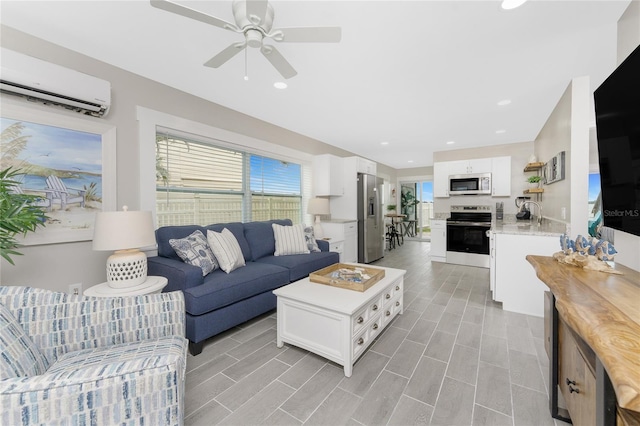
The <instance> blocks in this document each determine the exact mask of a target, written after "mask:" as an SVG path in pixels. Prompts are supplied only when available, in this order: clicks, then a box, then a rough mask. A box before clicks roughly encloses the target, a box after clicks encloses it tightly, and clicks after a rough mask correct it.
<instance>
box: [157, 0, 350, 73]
mask: <svg viewBox="0 0 640 426" xmlns="http://www.w3.org/2000/svg"><path fill="white" fill-rule="evenodd" d="M150 2H151V6H153V7H156V8H158V9H162V10H165V11H167V12H171V13H176V14H178V15H182V16H184V17H187V18H190V19H195V20H197V21H200V22H204V23H206V24H209V25H213V26H215V27H218V28H222V29H225V30H229V31H233V32H236V33H242V34H243V35H244V38H245V40H244V42H240V43H233V44H231V45H230V46H228V47H227V48H225V49H223V50H222V51H221V52H220V53H218V54H217V55H216V56H214V57H213V58H211V59H209V60H208V61H207V62H205V63H204V65H205V66H207V67H212V68H218V67H220V66H221V65H223V64H224V63H226V62H227V61H229V60H230V59H231V58H233V57H234V56H235V55H237V54H238V53H240V52H241V51H243V50H244V49H246V47H247V46H249V47H253V48H259V49H260V52H261V53H262V54H263V55H264V57H265V58H266V59H267V60H268V61H269V62H270V63H271V65H273V67H274V68H275V69H276V70H277V71H278V72H279V73H280V75H282V77H284V78H285V79H289V78H291V77H293V76H295V75H296V74H298V73H297V71H296V70H295V69H294V68H293V66H291V64H290V63H289V62H288V61H287V60H286V59H285V58H284V56H282V54H281V53H280V52H279V51H278V50H277V49H276V48H275V46H273V45H270V44H264V41H265V38H270V39H272V40H273V41H275V42H278V43H282V42H293V43H338V42H340V39H341V38H342V30H341V29H340V27H299V28H277V29H272V27H273V19H274V16H275V13H274V10H273V6H271V4H270V3H269V2H268V1H267V0H234V2H233V5H232V11H233V18H234V20H235V24H232V23H230V22H227V21H225V20H223V19H220V18H216V17H215V16H211V15H208V14H206V13H203V12H200V11H197V10H195V9H192V8H189V7H186V6H182V5H180V4H177V3H174V2H172V1H169V0H150ZM245 75H246V73H245Z"/></svg>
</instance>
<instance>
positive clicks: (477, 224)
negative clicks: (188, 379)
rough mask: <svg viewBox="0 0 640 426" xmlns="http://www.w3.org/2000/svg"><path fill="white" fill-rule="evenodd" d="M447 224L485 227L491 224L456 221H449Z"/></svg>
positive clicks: (489, 226)
mask: <svg viewBox="0 0 640 426" xmlns="http://www.w3.org/2000/svg"><path fill="white" fill-rule="evenodd" d="M447 225H453V226H483V227H485V228H491V224H490V223H487V222H457V221H449V222H447Z"/></svg>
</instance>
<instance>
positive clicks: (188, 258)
mask: <svg viewBox="0 0 640 426" xmlns="http://www.w3.org/2000/svg"><path fill="white" fill-rule="evenodd" d="M169 244H171V247H173V249H174V250H175V251H176V253H177V254H178V256H180V258H181V259H182V260H184V261H185V262H186V263H188V264H189V265H193V266H198V267H199V268H200V269H202V276H205V275H207V274H208V273H209V272H211V271H213V270H215V269H216V268H217V267H218V262H217V261H216V258H215V257H214V256H213V252H212V251H211V248H210V247H209V243H208V242H207V238H206V237H205V236H204V235H203V234H202V231H200V230H198V231H194V232H193V233H192V234H191V235H189V236H187V237H185V238H172V239H170V240H169Z"/></svg>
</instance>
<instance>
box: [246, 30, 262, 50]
mask: <svg viewBox="0 0 640 426" xmlns="http://www.w3.org/2000/svg"><path fill="white" fill-rule="evenodd" d="M244 36H245V38H246V40H247V45H248V46H249V47H260V46H262V38H263V35H262V33H261V32H260V30H254V29H248V30H245V32H244Z"/></svg>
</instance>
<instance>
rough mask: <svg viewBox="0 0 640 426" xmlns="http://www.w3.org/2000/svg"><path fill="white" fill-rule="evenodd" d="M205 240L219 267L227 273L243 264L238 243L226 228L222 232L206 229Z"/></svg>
mask: <svg viewBox="0 0 640 426" xmlns="http://www.w3.org/2000/svg"><path fill="white" fill-rule="evenodd" d="M207 240H208V241H209V246H210V247H211V250H213V254H214V255H215V257H216V260H217V261H218V264H219V265H220V269H222V270H223V271H224V272H226V273H227V274H228V273H230V272H231V271H234V270H236V269H238V268H240V267H242V266H244V265H245V262H244V256H243V255H242V249H241V248H240V244H238V240H236V237H235V236H234V235H233V234H232V233H231V231H229V230H228V229H227V228H224V229H223V230H222V232H216V231H212V230H208V231H207Z"/></svg>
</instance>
